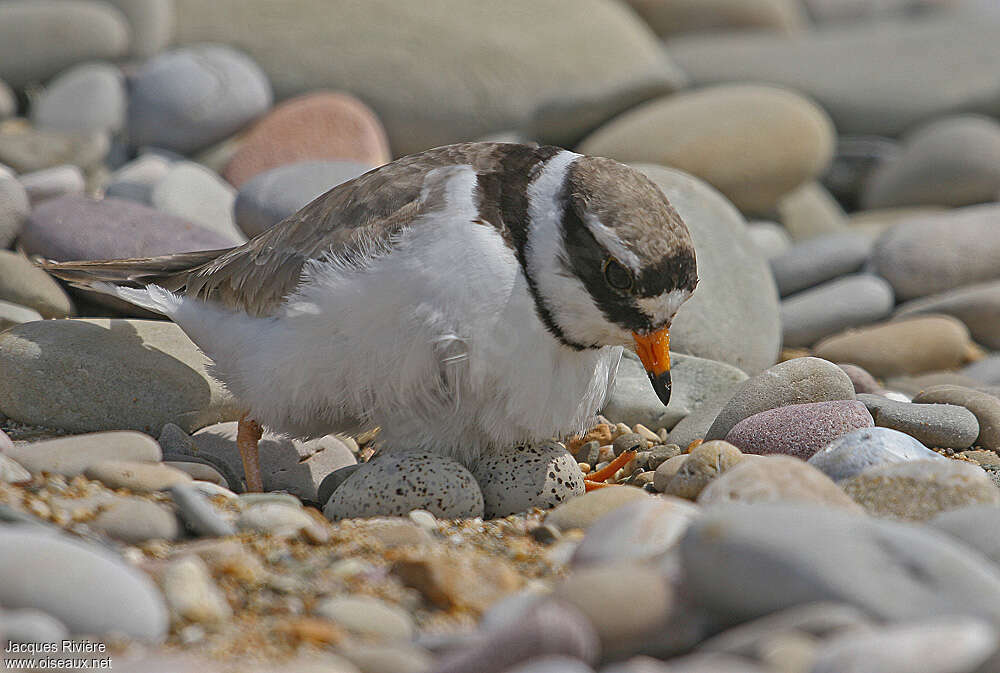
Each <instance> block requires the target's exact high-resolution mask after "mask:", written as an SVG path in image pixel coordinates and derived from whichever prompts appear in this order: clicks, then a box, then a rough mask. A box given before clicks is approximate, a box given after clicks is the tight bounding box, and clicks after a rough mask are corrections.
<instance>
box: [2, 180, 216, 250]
mask: <svg viewBox="0 0 1000 673" xmlns="http://www.w3.org/2000/svg"><path fill="white" fill-rule="evenodd" d="M20 244H21V246H23V247H24V250H25V251H26V252H27V253H29V254H38V255H42V256H43V257H46V258H49V259H55V260H57V261H64V260H76V259H114V258H125V257H155V256H157V255H168V254H171V253H174V252H190V251H193V250H215V249H219V248H229V247H232V245H233V242H232V240H231V239H227V238H225V237H224V236H221V235H220V234H218V233H216V232H214V231H212V230H210V229H207V228H205V227H202V226H199V225H197V224H194V223H192V222H189V221H188V220H185V219H182V218H179V217H175V216H173V215H169V214H167V213H161V212H159V211H157V210H153V209H152V208H148V207H146V206H143V205H140V204H138V203H134V202H132V201H125V200H122V199H103V200H100V201H98V200H94V199H90V198H87V197H85V196H77V195H69V196H62V197H59V198H57V199H52V200H51V201H46V202H45V203H42V204H40V205H39V206H37V207H36V208H35V209H34V210H33V211H32V213H31V216H30V217H29V218H28V221H27V224H26V225H25V227H24V231H23V232H22V234H21V238H20Z"/></svg>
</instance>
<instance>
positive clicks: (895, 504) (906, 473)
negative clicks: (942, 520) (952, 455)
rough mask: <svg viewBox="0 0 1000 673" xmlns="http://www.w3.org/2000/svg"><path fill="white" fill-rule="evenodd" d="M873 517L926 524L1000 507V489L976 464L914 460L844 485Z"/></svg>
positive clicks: (883, 467) (878, 469)
mask: <svg viewBox="0 0 1000 673" xmlns="http://www.w3.org/2000/svg"><path fill="white" fill-rule="evenodd" d="M840 486H841V488H843V489H844V492H846V493H847V494H848V495H849V496H851V497H852V498H854V500H855V501H856V502H858V503H860V504H861V505H862V506H863V507H864V508H865V509H866V510H867V511H868V513H869V514H871V515H873V516H881V517H892V518H897V519H906V520H911V521H925V520H927V519H930V518H933V517H935V516H937V515H938V514H940V513H941V512H947V511H948V510H951V509H958V508H959V507H965V506H967V505H1000V489H998V488H997V487H996V485H995V484H994V483H993V481H992V480H991V479H990V477H989V475H987V473H986V472H984V471H983V469H982V468H981V467H979V466H978V465H975V464H973V463H967V462H964V461H959V460H948V461H940V460H913V461H906V462H901V463H888V464H886V465H880V466H877V467H872V468H869V469H867V470H865V471H864V472H862V473H861V474H859V475H857V476H855V477H851V478H850V479H846V480H844V481H842V482H840Z"/></svg>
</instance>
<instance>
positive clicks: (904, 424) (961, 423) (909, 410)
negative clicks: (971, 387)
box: [858, 391, 1000, 449]
mask: <svg viewBox="0 0 1000 673" xmlns="http://www.w3.org/2000/svg"><path fill="white" fill-rule="evenodd" d="M972 392H976V391H972ZM985 397H987V398H988V397H990V396H989V395H985ZM931 399H933V400H934V402H938V403H937V404H912V403H910V402H899V401H896V400H891V399H888V398H885V397H883V396H881V395H859V396H858V401H859V402H861V403H863V404H864V405H865V406H866V407H867V408H868V411H870V412H871V415H872V417H873V418H874V419H875V425H878V426H880V427H883V428H892V429H893V430H899V431H900V432H905V433H906V434H908V435H910V436H911V437H913V438H914V439H916V440H918V441H920V442H923V444H924V445H925V446H929V447H934V448H945V449H949V448H950V449H967V448H969V447H970V446H972V443H973V442H974V441H975V439H976V436H977V435H979V421H978V420H977V419H976V416H975V414H973V413H972V412H971V411H969V410H968V409H966V408H965V407H963V406H959V405H956V404H942V403H941V402H943V401H944V400H942V399H937V398H931ZM998 402H1000V400H998Z"/></svg>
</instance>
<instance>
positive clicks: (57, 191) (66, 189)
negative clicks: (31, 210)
mask: <svg viewBox="0 0 1000 673" xmlns="http://www.w3.org/2000/svg"><path fill="white" fill-rule="evenodd" d="M18 180H20V181H21V184H22V185H24V191H26V192H27V193H28V198H29V199H30V200H31V203H32V204H37V203H41V202H42V201H46V200H48V199H54V198H57V197H60V196H65V195H66V194H83V193H84V192H85V191H86V189H87V181H86V177H85V176H84V175H83V171H81V170H80V167H79V166H74V165H73V164H63V165H61V166H53V167H52V168H43V169H42V170H40V171H34V172H33V173H25V174H23V175H21V176H19V177H18Z"/></svg>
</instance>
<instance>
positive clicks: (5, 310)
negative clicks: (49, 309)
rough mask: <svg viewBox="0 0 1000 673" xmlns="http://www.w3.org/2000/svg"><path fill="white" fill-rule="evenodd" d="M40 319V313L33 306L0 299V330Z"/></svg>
mask: <svg viewBox="0 0 1000 673" xmlns="http://www.w3.org/2000/svg"><path fill="white" fill-rule="evenodd" d="M41 319H42V314H41V313H39V312H38V311H36V310H35V309H33V308H28V307H27V306H21V305H20V304H12V303H11V302H9V301H3V300H2V299H0V330H5V329H7V328H8V327H11V326H13V325H21V324H23V323H26V322H34V321H35V320H41Z"/></svg>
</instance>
